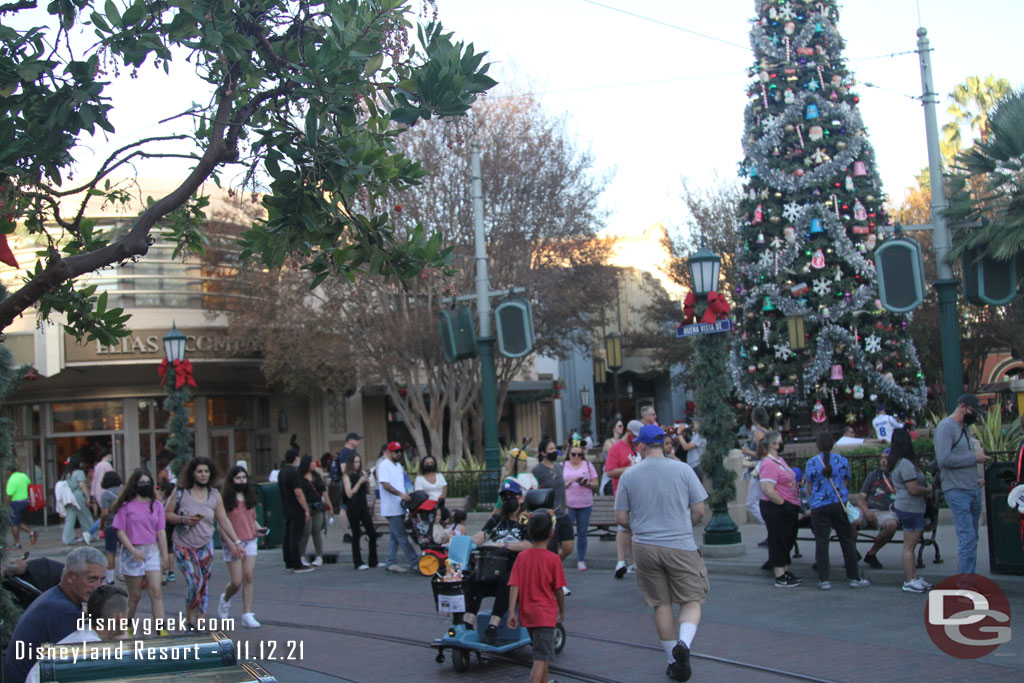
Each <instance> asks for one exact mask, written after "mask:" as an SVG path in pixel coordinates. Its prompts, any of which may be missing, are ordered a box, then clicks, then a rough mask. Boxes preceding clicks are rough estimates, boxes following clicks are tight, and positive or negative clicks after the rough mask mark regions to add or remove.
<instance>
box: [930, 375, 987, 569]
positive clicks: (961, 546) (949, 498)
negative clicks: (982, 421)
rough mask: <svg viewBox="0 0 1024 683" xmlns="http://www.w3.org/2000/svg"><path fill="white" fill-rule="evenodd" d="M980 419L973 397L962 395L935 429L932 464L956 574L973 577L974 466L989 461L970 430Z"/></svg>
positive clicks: (977, 497)
mask: <svg viewBox="0 0 1024 683" xmlns="http://www.w3.org/2000/svg"><path fill="white" fill-rule="evenodd" d="M980 415H981V403H980V402H979V401H978V397H977V396H975V395H974V394H964V395H963V396H961V397H960V398H959V399H957V402H956V410H954V411H953V413H952V414H951V415H950V416H949V417H947V418H946V419H945V420H943V421H942V422H940V423H939V426H938V427H936V428H935V461H936V462H937V463H938V464H939V477H940V479H941V480H942V495H943V496H945V498H946V504H947V505H949V509H950V510H951V511H952V512H953V526H954V527H955V528H956V539H957V551H956V565H957V573H958V574H973V573H974V570H975V568H976V567H977V563H978V520H979V519H980V517H981V486H982V485H983V484H984V480H983V478H982V475H981V473H980V472H979V467H978V465H979V464H981V465H984V464H985V463H987V462H989V461H991V460H992V458H991V457H989V456H987V455H985V451H983V450H982V448H981V444H980V443H979V442H978V440H977V439H972V438H971V434H970V427H971V425H973V424H974V423H975V422H977V421H978V417H979V416H980Z"/></svg>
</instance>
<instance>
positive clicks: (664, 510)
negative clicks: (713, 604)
mask: <svg viewBox="0 0 1024 683" xmlns="http://www.w3.org/2000/svg"><path fill="white" fill-rule="evenodd" d="M664 439H665V434H664V432H662V430H661V427H659V426H658V425H646V426H645V427H643V428H642V429H641V430H640V433H639V434H638V435H637V437H636V442H635V443H636V445H637V447H638V448H639V450H640V453H641V455H642V456H643V460H642V461H641V462H640V463H639V464H637V465H633V466H632V467H630V468H629V469H628V470H626V471H625V472H623V474H622V478H621V479H620V480H619V490H618V492H617V493H616V495H615V521H616V522H618V523H619V524H620V525H622V526H623V527H625V528H627V529H630V530H631V531H632V533H633V559H634V561H635V562H636V576H637V583H638V584H639V585H640V592H641V593H642V594H643V596H644V602H645V603H646V604H647V606H648V607H653V608H654V626H655V628H656V629H657V631H658V638H659V640H660V641H661V646H662V648H663V649H664V650H665V654H666V655H667V657H668V660H669V665H668V671H667V674H668V676H669V677H671V678H673V679H674V680H677V681H686V680H689V678H690V673H691V671H690V645H691V643H692V642H693V637H694V636H695V635H696V633H697V625H698V624H699V623H700V616H701V605H702V604H703V603H704V600H705V599H706V598H707V594H708V590H709V585H708V571H707V568H706V567H705V566H704V559H703V558H702V557H701V554H700V551H699V550H698V549H697V544H696V542H694V539H693V521H694V520H695V519H696V520H700V519H701V518H702V517H703V516H704V500H705V499H707V497H708V494H707V492H706V491H705V490H704V487H703V486H702V485H701V483H700V480H699V479H698V478H697V475H696V474H695V473H694V471H693V468H692V467H690V466H689V465H687V464H686V463H683V462H679V461H678V460H670V459H667V458H665V453H664V451H663V450H662V448H663V444H664ZM673 605H679V617H678V622H677V619H676V617H675V614H674V611H673V609H672V606H673ZM677 624H678V625H677ZM677 629H678V630H677Z"/></svg>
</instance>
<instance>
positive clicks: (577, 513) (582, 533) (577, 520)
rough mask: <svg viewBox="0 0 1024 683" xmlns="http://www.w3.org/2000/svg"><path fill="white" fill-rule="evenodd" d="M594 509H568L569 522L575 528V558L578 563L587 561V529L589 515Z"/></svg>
mask: <svg viewBox="0 0 1024 683" xmlns="http://www.w3.org/2000/svg"><path fill="white" fill-rule="evenodd" d="M593 510H594V507H593V506H590V507H586V508H569V521H570V522H572V523H573V526H575V527H576V558H577V561H578V562H586V561H587V528H588V527H589V526H590V513H591V512H593Z"/></svg>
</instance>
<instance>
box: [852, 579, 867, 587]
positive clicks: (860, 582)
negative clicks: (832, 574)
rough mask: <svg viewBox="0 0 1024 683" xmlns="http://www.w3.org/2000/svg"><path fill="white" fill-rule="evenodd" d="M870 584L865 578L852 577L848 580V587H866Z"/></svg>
mask: <svg viewBox="0 0 1024 683" xmlns="http://www.w3.org/2000/svg"><path fill="white" fill-rule="evenodd" d="M870 585H871V582H870V581H868V580H867V579H865V578H859V579H852V580H851V581H850V588H867V587H868V586H870Z"/></svg>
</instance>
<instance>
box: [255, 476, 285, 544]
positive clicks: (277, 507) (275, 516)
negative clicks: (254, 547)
mask: <svg viewBox="0 0 1024 683" xmlns="http://www.w3.org/2000/svg"><path fill="white" fill-rule="evenodd" d="M260 510H262V512H263V518H262V519H263V526H265V527H267V529H269V531H268V532H267V535H266V536H264V537H263V538H262V539H260V540H261V541H262V542H263V545H261V546H259V547H261V548H280V547H281V543H282V542H283V541H284V510H283V509H282V508H281V491H280V490H279V489H278V488H277V482H268V483H266V484H260V485H259V487H258V488H257V489H256V519H257V521H258V520H259V519H260Z"/></svg>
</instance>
